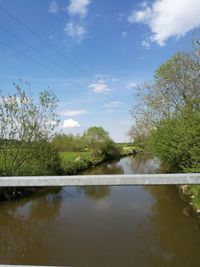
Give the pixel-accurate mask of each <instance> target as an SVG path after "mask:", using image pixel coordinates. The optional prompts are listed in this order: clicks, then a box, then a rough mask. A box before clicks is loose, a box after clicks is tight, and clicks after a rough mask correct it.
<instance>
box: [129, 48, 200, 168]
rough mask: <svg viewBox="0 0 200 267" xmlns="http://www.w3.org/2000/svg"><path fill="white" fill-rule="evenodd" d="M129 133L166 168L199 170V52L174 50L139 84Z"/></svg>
mask: <svg viewBox="0 0 200 267" xmlns="http://www.w3.org/2000/svg"><path fill="white" fill-rule="evenodd" d="M138 91H139V94H138V96H139V100H140V104H139V106H135V107H134V108H133V110H132V114H133V116H134V119H135V126H134V128H133V129H132V136H133V138H136V140H140V139H141V136H144V134H145V139H146V141H145V145H146V147H148V149H149V150H150V151H152V152H154V155H156V156H157V157H158V158H159V159H161V161H162V162H163V163H164V165H165V167H166V168H167V170H168V171H182V172H183V171H193V172H194V171H198V170H199V165H200V147H199V142H200V129H199V124H200V121H199V119H200V117H199V114H200V55H199V53H197V51H196V50H195V51H193V52H192V53H177V54H176V55H174V56H172V58H171V59H169V60H168V61H167V62H165V63H164V64H163V65H161V66H160V67H159V68H158V69H157V70H156V72H155V76H154V80H153V82H152V83H151V84H145V86H143V87H140V88H138Z"/></svg>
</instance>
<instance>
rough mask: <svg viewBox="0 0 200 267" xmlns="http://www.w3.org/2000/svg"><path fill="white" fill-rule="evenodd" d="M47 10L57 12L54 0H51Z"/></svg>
mask: <svg viewBox="0 0 200 267" xmlns="http://www.w3.org/2000/svg"><path fill="white" fill-rule="evenodd" d="M48 12H49V13H53V14H56V13H58V4H57V2H56V1H52V2H51V4H50V6H49V10H48Z"/></svg>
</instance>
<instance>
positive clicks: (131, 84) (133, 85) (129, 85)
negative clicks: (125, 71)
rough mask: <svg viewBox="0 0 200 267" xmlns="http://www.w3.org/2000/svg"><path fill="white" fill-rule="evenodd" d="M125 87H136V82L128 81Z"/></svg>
mask: <svg viewBox="0 0 200 267" xmlns="http://www.w3.org/2000/svg"><path fill="white" fill-rule="evenodd" d="M126 87H127V88H130V89H132V88H136V87H137V83H135V82H130V83H128V84H127V86H126Z"/></svg>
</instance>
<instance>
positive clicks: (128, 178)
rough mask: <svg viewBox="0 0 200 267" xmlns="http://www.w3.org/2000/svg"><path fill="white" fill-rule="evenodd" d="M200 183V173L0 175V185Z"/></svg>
mask: <svg viewBox="0 0 200 267" xmlns="http://www.w3.org/2000/svg"><path fill="white" fill-rule="evenodd" d="M173 184H179V185H180V184H200V173H176V174H121V175H72V176H71V175H70V176H16V177H6V176H5V177H0V187H28V186H29V187H33V186H37V187H38V186H39V187H41V186H87V185H113V186H114V185H173Z"/></svg>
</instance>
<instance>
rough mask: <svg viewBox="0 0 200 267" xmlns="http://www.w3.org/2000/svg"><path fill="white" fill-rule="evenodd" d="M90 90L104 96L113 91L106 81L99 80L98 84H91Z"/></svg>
mask: <svg viewBox="0 0 200 267" xmlns="http://www.w3.org/2000/svg"><path fill="white" fill-rule="evenodd" d="M89 88H90V89H91V91H92V92H93V93H95V94H102V93H105V92H108V91H111V89H110V88H109V86H108V84H107V82H106V81H105V80H98V81H97V82H94V83H92V84H90V85H89Z"/></svg>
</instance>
